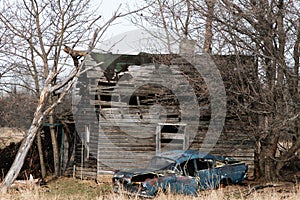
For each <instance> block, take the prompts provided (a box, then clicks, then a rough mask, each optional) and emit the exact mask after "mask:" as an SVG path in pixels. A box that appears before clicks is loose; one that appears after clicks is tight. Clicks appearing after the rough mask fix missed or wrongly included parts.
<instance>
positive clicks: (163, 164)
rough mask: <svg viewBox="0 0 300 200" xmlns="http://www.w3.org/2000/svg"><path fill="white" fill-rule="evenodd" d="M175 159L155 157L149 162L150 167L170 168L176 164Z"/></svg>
mask: <svg viewBox="0 0 300 200" xmlns="http://www.w3.org/2000/svg"><path fill="white" fill-rule="evenodd" d="M174 165H175V161H174V160H172V159H169V158H164V157H156V156H155V157H153V158H152V159H151V160H150V162H149V164H148V168H150V169H166V168H169V167H170V166H174Z"/></svg>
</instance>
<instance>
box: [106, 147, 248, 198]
mask: <svg viewBox="0 0 300 200" xmlns="http://www.w3.org/2000/svg"><path fill="white" fill-rule="evenodd" d="M247 170H248V166H247V165H246V164H245V163H244V162H240V161H236V160H234V159H232V158H228V157H227V158H226V157H220V156H219V157H217V156H213V155H210V154H204V153H201V152H199V151H195V150H187V151H183V150H174V151H168V152H163V153H160V154H158V155H156V156H154V157H153V158H152V159H151V160H150V162H149V165H148V166H147V167H146V168H144V169H128V170H120V171H117V172H115V174H114V176H113V178H112V181H113V184H114V190H115V192H119V191H120V190H122V191H125V192H128V193H129V194H137V195H139V196H142V197H154V196H155V195H156V194H157V192H158V191H159V190H162V191H170V192H172V193H178V194H185V195H193V196H197V195H198V193H199V192H200V191H201V190H207V189H214V188H217V187H218V186H219V185H220V184H237V183H240V182H242V181H243V180H245V179H246V178H247V177H248V175H247Z"/></svg>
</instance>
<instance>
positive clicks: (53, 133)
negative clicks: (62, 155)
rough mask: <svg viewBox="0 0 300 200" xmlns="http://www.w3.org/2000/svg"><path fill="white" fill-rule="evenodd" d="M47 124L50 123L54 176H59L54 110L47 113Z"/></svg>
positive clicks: (51, 101)
mask: <svg viewBox="0 0 300 200" xmlns="http://www.w3.org/2000/svg"><path fill="white" fill-rule="evenodd" d="M50 99H51V100H49V102H50V104H52V103H53V99H52V98H50ZM49 125H50V135H51V141H52V149H53V164H54V176H59V152H58V145H57V137H56V130H55V124H54V110H51V111H50V113H49Z"/></svg>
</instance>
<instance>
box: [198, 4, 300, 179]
mask: <svg viewBox="0 0 300 200" xmlns="http://www.w3.org/2000/svg"><path fill="white" fill-rule="evenodd" d="M198 6H199V7H200V5H198ZM216 7H217V8H216V10H215V14H214V18H213V19H214V21H215V23H216V26H215V29H216V33H218V34H220V35H223V39H224V40H225V41H226V43H227V45H226V47H223V51H227V52H230V53H234V54H236V55H239V54H251V55H254V56H255V57H256V59H257V63H258V65H257V66H253V69H252V70H249V69H248V70H245V69H243V67H242V65H240V66H241V67H240V68H239V70H240V72H239V74H238V79H239V81H238V84H237V86H238V87H236V88H235V91H234V92H235V93H238V94H240V95H243V98H242V99H243V100H242V101H240V100H239V101H238V100H237V103H238V105H239V108H240V109H241V110H243V111H244V112H245V113H247V114H248V116H253V117H252V118H251V120H252V122H253V120H255V118H256V119H257V120H258V126H257V123H253V125H254V126H253V130H255V138H256V140H257V153H258V162H259V169H258V170H259V171H258V174H257V175H258V177H259V178H261V179H263V180H267V181H274V180H277V179H278V178H280V170H281V168H282V167H283V165H284V163H285V162H287V161H289V160H290V159H292V158H294V157H295V155H296V153H297V151H298V150H299V148H300V134H299V125H298V124H299V115H300V113H299V105H298V104H297V102H299V100H300V99H299V54H298V51H299V38H298V39H297V37H294V36H297V35H299V21H295V20H294V19H299V16H300V12H299V11H300V10H299V5H298V3H296V2H293V1H288V2H285V1H282V0H279V1H277V0H272V1H247V2H241V1H227V0H222V1H219V2H218V4H217V6H216ZM225 48H226V49H225ZM249 71H252V72H253V74H249ZM255 74H256V75H255ZM253 75H255V77H253ZM291 88H292V89H291ZM288 138H290V139H291V143H289V145H288V146H286V147H285V148H286V149H285V150H284V151H283V152H281V153H280V154H278V152H279V145H280V144H282V142H283V141H285V140H286V139H288ZM274 172H275V173H274Z"/></svg>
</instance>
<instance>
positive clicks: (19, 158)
mask: <svg viewBox="0 0 300 200" xmlns="http://www.w3.org/2000/svg"><path fill="white" fill-rule="evenodd" d="M50 78H51V77H48V78H47V79H46V81H45V87H44V88H43V90H42V92H41V95H40V99H39V103H38V106H37V108H36V111H35V113H34V118H33V120H32V123H31V126H30V128H29V130H28V132H27V135H26V136H25V138H24V139H23V141H22V143H21V146H20V148H19V150H18V152H17V155H16V157H15V160H14V162H13V164H12V166H11V167H10V169H9V171H8V172H7V174H6V176H5V178H4V180H3V182H2V184H1V192H2V193H6V192H7V190H8V187H9V186H10V185H11V184H12V183H13V182H14V181H15V180H16V178H17V177H18V175H19V173H20V170H21V168H22V166H23V164H24V160H25V158H26V155H27V153H28V151H29V149H30V147H31V145H32V142H33V140H34V138H35V136H36V134H37V132H38V130H39V128H40V127H41V125H42V123H43V120H44V117H45V113H43V109H44V107H45V103H46V101H47V98H48V96H49V91H48V89H49V88H48V87H47V86H49V81H50V80H51V79H50Z"/></svg>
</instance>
